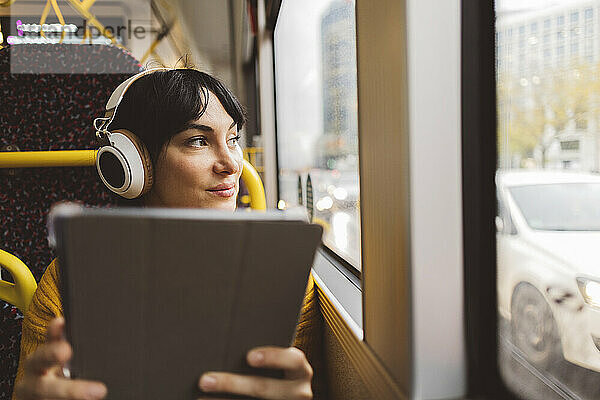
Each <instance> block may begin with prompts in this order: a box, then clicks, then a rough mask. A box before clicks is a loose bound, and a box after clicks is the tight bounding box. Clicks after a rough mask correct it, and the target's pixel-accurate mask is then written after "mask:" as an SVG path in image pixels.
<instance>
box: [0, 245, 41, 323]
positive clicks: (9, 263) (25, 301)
mask: <svg viewBox="0 0 600 400" xmlns="http://www.w3.org/2000/svg"><path fill="white" fill-rule="evenodd" d="M0 265H2V267H4V268H5V269H6V270H7V271H8V272H10V274H11V275H12V277H13V279H14V281H15V283H10V282H7V281H3V280H0V299H2V300H4V301H6V302H7V303H10V304H13V305H15V306H16V307H17V308H18V309H19V310H21V311H22V312H23V314H25V312H26V311H27V309H28V308H29V303H31V299H32V298H33V293H34V292H35V289H36V288H37V283H36V282H35V278H34V277H33V274H32V273H31V271H30V270H29V268H27V265H25V264H24V263H23V261H21V260H19V259H18V258H17V257H15V256H13V255H12V254H10V253H7V252H6V251H4V250H0Z"/></svg>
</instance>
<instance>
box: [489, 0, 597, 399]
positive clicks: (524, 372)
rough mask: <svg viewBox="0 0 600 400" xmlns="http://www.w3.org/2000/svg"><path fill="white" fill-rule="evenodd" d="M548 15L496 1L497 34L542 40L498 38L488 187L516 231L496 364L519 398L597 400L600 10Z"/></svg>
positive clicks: (574, 6) (507, 257)
mask: <svg viewBox="0 0 600 400" xmlns="http://www.w3.org/2000/svg"><path fill="white" fill-rule="evenodd" d="M553 3H554V4H553V6H552V7H547V6H546V4H543V3H542V2H539V1H521V2H516V1H511V0H497V1H496V17H497V19H496V32H497V33H500V32H507V31H511V30H512V31H515V30H517V29H519V27H524V26H525V27H533V26H536V27H539V28H541V29H537V28H536V29H535V30H534V29H527V30H525V32H523V34H522V35H520V36H519V45H518V46H517V45H515V44H514V43H513V42H512V39H511V38H510V37H507V35H504V36H503V35H499V34H497V36H496V50H497V51H496V65H497V66H498V68H497V71H496V82H497V88H496V95H497V112H498V125H497V139H498V140H497V143H498V172H497V176H496V185H497V191H498V194H499V199H498V200H499V204H502V205H503V210H501V211H503V212H504V213H505V214H506V215H510V217H511V220H510V223H511V225H512V228H513V230H514V234H512V235H506V234H504V235H497V242H496V245H497V246H496V247H497V262H498V264H497V293H498V308H499V309H498V311H499V320H498V333H499V355H498V360H499V366H500V371H501V374H502V375H503V378H504V380H505V383H506V385H507V386H508V387H509V388H511V389H512V390H513V391H514V392H515V394H517V395H519V396H520V397H524V398H528V399H545V398H577V399H579V398H581V399H592V398H598V396H600V386H599V385H598V384H597V383H598V381H599V379H600V268H599V267H598V263H597V256H596V246H597V243H599V240H600V212H599V211H598V210H599V208H598V204H600V175H599V174H598V173H599V172H600V146H599V143H600V142H599V137H600V136H599V134H598V128H597V121H598V120H599V117H600V108H599V107H598V93H599V87H598V83H597V74H598V72H599V66H598V61H599V60H600V53H599V52H598V49H597V47H593V46H592V45H591V40H592V39H591V38H590V33H591V32H594V31H595V30H597V29H598V28H599V23H600V22H599V21H600V20H598V18H593V15H594V14H597V13H598V12H599V11H600V2H598V1H593V2H582V1H565V0H561V1H555V2H553ZM580 16H584V18H581V17H580ZM544 21H548V23H544ZM550 21H558V22H557V23H556V24H552V23H550ZM586 32H587V34H586ZM540 37H543V38H544V39H543V40H540ZM565 48H567V49H568V51H564V49H565Z"/></svg>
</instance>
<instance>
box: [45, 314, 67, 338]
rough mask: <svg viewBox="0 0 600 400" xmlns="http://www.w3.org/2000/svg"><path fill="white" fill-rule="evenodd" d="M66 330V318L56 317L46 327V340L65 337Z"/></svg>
mask: <svg viewBox="0 0 600 400" xmlns="http://www.w3.org/2000/svg"><path fill="white" fill-rule="evenodd" d="M64 332H65V319H64V318H62V317H59V318H54V319H53V320H52V321H50V323H49V324H48V328H47V329H46V340H47V341H48V342H55V341H58V340H62V339H64Z"/></svg>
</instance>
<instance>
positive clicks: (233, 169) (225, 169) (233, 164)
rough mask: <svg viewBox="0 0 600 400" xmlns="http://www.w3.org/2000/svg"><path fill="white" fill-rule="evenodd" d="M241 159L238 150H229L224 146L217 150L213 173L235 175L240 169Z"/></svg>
mask: <svg viewBox="0 0 600 400" xmlns="http://www.w3.org/2000/svg"><path fill="white" fill-rule="evenodd" d="M241 158H242V155H241V152H240V151H239V149H235V150H233V149H231V148H229V147H228V146H225V148H223V149H219V151H218V154H217V158H216V160H215V164H214V171H215V172H216V173H217V174H227V175H235V174H237V173H238V172H239V169H240V159H241Z"/></svg>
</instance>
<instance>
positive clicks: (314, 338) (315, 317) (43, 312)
mask: <svg viewBox="0 0 600 400" xmlns="http://www.w3.org/2000/svg"><path fill="white" fill-rule="evenodd" d="M58 288H59V271H58V262H57V260H56V259H54V260H53V261H52V263H51V264H50V265H49V266H48V268H47V269H46V272H45V273H44V275H43V276H42V279H41V280H40V282H39V285H38V287H37V289H36V291H35V294H34V295H33V299H32V301H31V305H30V306H29V310H28V311H27V313H26V314H25V318H24V319H23V327H22V336H21V356H20V359H19V368H18V371H17V378H16V380H15V383H16V382H17V381H19V380H20V379H21V377H22V376H23V361H24V360H25V358H26V357H27V356H28V355H29V354H31V353H32V352H33V351H35V349H37V348H38V346H40V345H41V344H43V343H44V341H45V340H46V328H47V326H48V323H49V322H50V321H51V320H52V319H54V318H56V317H59V316H62V315H63V308H62V303H61V298H60V293H59V290H58ZM294 346H296V347H298V348H300V349H302V350H303V351H304V352H305V353H306V356H307V358H308V360H309V361H310V362H311V365H313V368H314V369H315V380H316V379H317V371H318V370H319V369H320V365H318V364H320V359H319V358H320V353H321V348H320V347H321V346H320V323H319V313H318V307H317V298H316V296H315V289H314V282H313V279H312V276H311V278H310V279H309V282H308V286H307V289H306V295H305V297H304V303H303V305H302V312H301V316H300V320H299V322H298V326H297V328H296V338H295V340H294ZM315 364H317V365H315ZM319 386H320V385H319ZM313 388H314V389H315V395H316V394H317V392H319V391H320V390H319V389H318V386H317V385H315V384H314V383H313ZM316 397H317V396H315V398H316ZM13 400H16V397H15V395H14V394H13Z"/></svg>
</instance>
